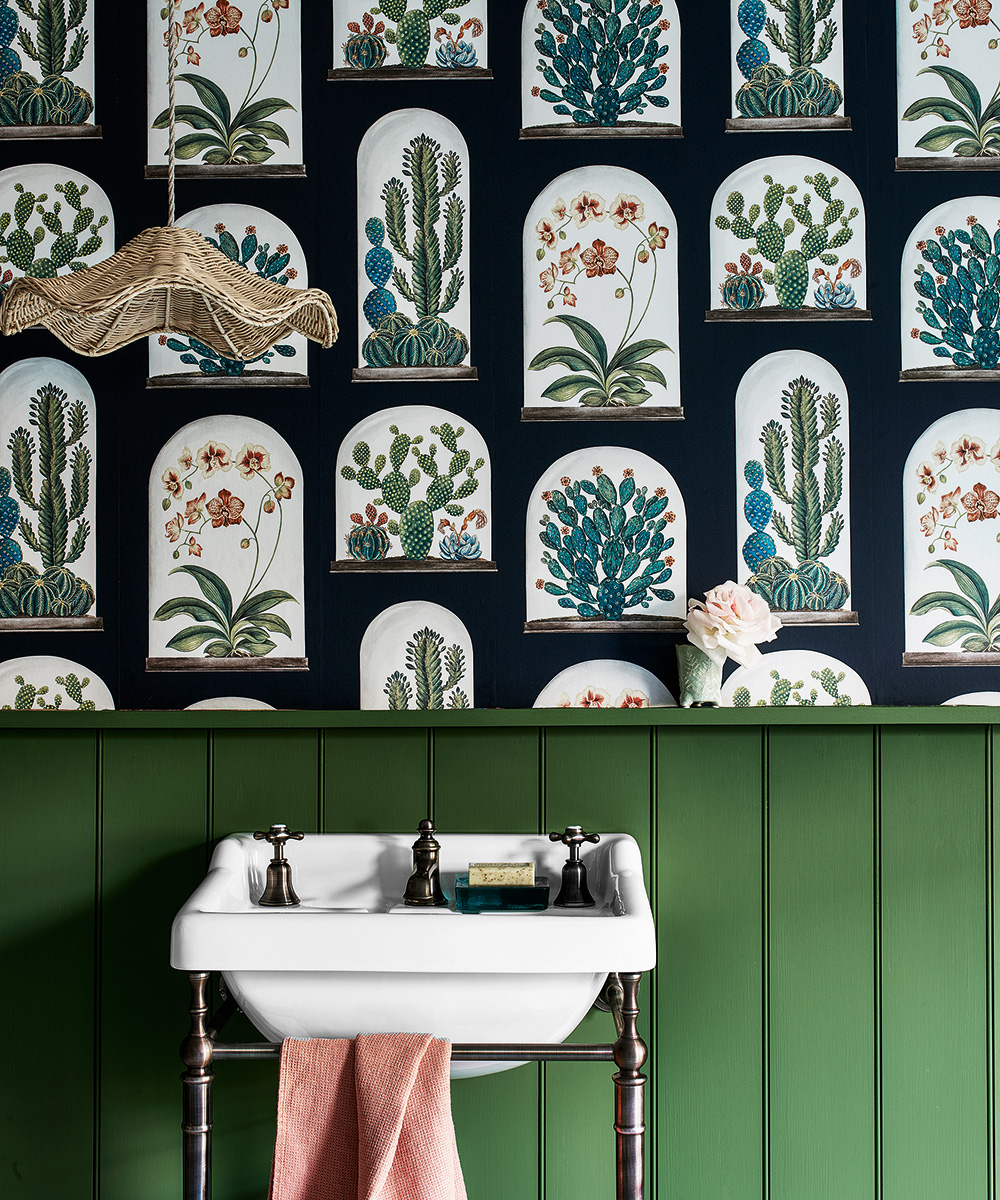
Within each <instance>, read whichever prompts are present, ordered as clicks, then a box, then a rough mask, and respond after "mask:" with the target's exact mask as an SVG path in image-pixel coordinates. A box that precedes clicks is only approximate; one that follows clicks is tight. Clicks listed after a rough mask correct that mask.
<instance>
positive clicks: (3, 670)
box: [0, 655, 115, 713]
mask: <svg viewBox="0 0 1000 1200" xmlns="http://www.w3.org/2000/svg"><path fill="white" fill-rule="evenodd" d="M114 707H115V702H114V700H113V699H112V698H111V693H110V692H109V691H108V686H107V684H106V683H105V682H104V680H103V679H101V678H100V677H99V676H97V675H95V674H94V673H93V671H90V670H88V669H87V668H86V667H83V666H81V665H80V664H79V663H77V662H72V661H71V660H70V659H68V658H51V657H49V656H47V655H38V656H36V657H31V658H9V659H8V660H7V661H6V662H4V663H0V709H3V710H4V711H9V710H14V711H16V712H39V713H40V712H100V711H104V710H113V709H114Z"/></svg>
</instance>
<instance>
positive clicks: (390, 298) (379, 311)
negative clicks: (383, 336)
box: [364, 217, 396, 329]
mask: <svg viewBox="0 0 1000 1200" xmlns="http://www.w3.org/2000/svg"><path fill="white" fill-rule="evenodd" d="M365 236H366V237H367V238H368V241H369V242H371V249H370V250H369V251H368V253H367V254H366V255H365V274H366V275H367V276H368V281H369V283H371V284H373V285H374V286H373V288H372V290H371V291H370V292H369V293H368V295H367V296H366V297H365V302H364V314H365V320H366V321H367V322H368V324H369V325H370V326H371V327H372V329H377V328H378V324H379V321H381V320H382V318H383V317H387V316H388V315H389V314H390V313H394V312H395V311H396V297H395V296H394V295H393V294H392V292H390V291H389V289H388V288H387V287H386V286H385V285H386V284H387V283H388V281H389V279H390V278H391V277H392V268H393V260H392V251H391V250H390V249H389V248H388V246H384V245H383V244H382V243H383V242H384V241H385V225H384V224H383V223H382V222H381V221H380V220H379V218H378V217H371V218H370V219H369V220H368V222H367V223H366V225H365Z"/></svg>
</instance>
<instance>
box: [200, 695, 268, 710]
mask: <svg viewBox="0 0 1000 1200" xmlns="http://www.w3.org/2000/svg"><path fill="white" fill-rule="evenodd" d="M184 711H185V712H274V705H272V704H265V703H264V701H263V700H251V699H250V698H249V696H216V697H215V698H214V699H212V700H199V701H198V703H197V704H189V705H188V706H187V708H186V709H185V710H184Z"/></svg>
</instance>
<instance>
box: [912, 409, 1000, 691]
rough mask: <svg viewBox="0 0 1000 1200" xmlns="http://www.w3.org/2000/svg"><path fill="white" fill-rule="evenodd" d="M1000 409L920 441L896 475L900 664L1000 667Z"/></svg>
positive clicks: (947, 421) (951, 422)
mask: <svg viewBox="0 0 1000 1200" xmlns="http://www.w3.org/2000/svg"><path fill="white" fill-rule="evenodd" d="M998 508H1000V409H995V408H968V409H964V410H963V411H961V412H954V413H950V414H949V415H948V416H946V417H941V418H940V420H938V421H935V422H934V424H933V425H931V426H930V427H929V428H928V429H926V430H925V431H924V433H923V434H922V435H921V436H920V437H919V438H917V440H916V442H915V443H914V445H913V449H912V450H911V451H910V456H909V458H908V459H907V460H906V467H905V469H904V471H903V574H904V583H903V601H904V608H903V611H904V614H905V615H904V624H905V627H906V643H905V652H904V654H903V666H906V667H937V666H942V667H947V666H952V667H955V666H959V667H967V666H968V667H971V666H978V665H987V666H993V665H996V664H1000V622H998V621H997V619H996V618H997V614H998V613H1000V552H998V550H997V540H998V528H1000V520H998V517H997V509H998Z"/></svg>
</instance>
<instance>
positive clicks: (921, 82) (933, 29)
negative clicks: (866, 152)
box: [896, 0, 1000, 171]
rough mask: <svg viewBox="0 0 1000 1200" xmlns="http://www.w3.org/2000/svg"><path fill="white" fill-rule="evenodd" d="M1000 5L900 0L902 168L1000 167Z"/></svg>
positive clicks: (960, 0) (898, 78) (963, 0)
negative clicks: (997, 6) (999, 121)
mask: <svg viewBox="0 0 1000 1200" xmlns="http://www.w3.org/2000/svg"><path fill="white" fill-rule="evenodd" d="M998 18H1000V11H998V10H997V9H996V6H995V5H994V4H992V3H991V0H896V103H897V108H898V112H897V130H898V147H897V151H896V154H897V158H896V170H897V171H996V170H1000V126H998V124H997V118H998V116H1000V21H998Z"/></svg>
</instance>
